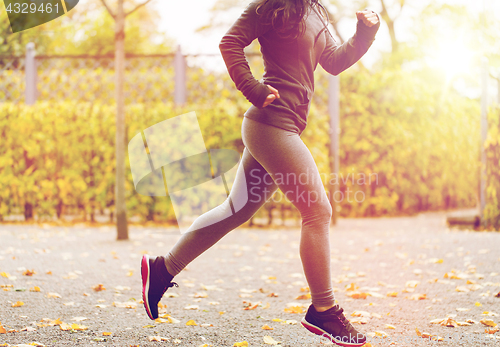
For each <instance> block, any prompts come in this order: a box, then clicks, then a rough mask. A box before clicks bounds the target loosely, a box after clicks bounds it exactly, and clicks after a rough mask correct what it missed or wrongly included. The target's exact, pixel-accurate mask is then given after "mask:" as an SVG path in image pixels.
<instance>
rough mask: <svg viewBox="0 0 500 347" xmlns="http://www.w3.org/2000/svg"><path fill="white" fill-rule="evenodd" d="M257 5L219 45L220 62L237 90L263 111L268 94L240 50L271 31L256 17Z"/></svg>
mask: <svg viewBox="0 0 500 347" xmlns="http://www.w3.org/2000/svg"><path fill="white" fill-rule="evenodd" d="M257 4H258V1H252V2H251V3H250V4H249V5H248V6H247V8H246V9H245V11H243V13H242V14H241V16H240V17H239V18H238V19H237V20H236V22H235V23H234V24H233V25H232V26H231V28H229V30H228V31H227V32H226V34H225V35H224V37H223V38H222V40H221V41H220V43H219V49H220V51H221V54H222V58H223V59H224V62H225V63H226V67H227V71H228V72H229V76H230V77H231V79H232V80H233V82H234V83H235V85H236V88H237V89H238V90H239V91H241V92H242V93H243V95H244V96H245V97H246V98H247V100H248V101H250V102H251V103H252V104H253V105H254V106H255V107H257V108H262V107H263V104H264V101H265V100H266V98H267V96H268V95H269V94H271V90H270V89H269V88H268V87H267V85H265V84H264V83H261V82H259V81H257V80H256V79H255V77H254V76H253V75H252V72H251V70H250V67H249V65H248V62H247V60H246V58H245V54H244V51H243V49H244V48H245V47H246V46H248V45H249V44H250V43H252V41H253V40H255V39H256V38H258V37H259V36H261V35H263V34H265V33H266V32H267V31H268V30H269V29H270V28H271V27H270V25H268V24H265V23H263V22H262V20H261V18H260V17H259V16H258V15H257V14H256V13H255V8H256V7H257Z"/></svg>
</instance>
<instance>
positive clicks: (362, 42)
mask: <svg viewBox="0 0 500 347" xmlns="http://www.w3.org/2000/svg"><path fill="white" fill-rule="evenodd" d="M372 12H373V13H375V14H376V15H377V17H379V22H378V23H377V24H376V25H374V26H372V27H369V26H367V25H366V24H364V23H363V21H362V20H358V23H357V25H356V33H355V34H354V36H352V37H351V38H349V40H347V41H346V42H344V43H343V44H342V45H338V44H337V43H336V42H335V40H334V39H333V37H332V36H331V34H330V33H329V32H328V33H326V31H325V33H326V46H325V49H324V50H323V53H322V54H321V57H320V60H319V63H320V64H321V66H322V67H323V69H325V70H326V71H327V72H328V73H330V74H332V75H335V76H337V75H338V74H340V73H341V72H342V71H344V70H347V69H348V68H349V67H351V66H352V65H354V64H355V63H356V62H357V61H358V60H359V59H361V57H362V56H363V55H364V54H365V53H366V52H367V51H368V48H370V46H371V45H372V43H373V41H375V34H376V33H377V31H378V29H379V27H380V16H379V15H378V14H377V13H376V12H374V11H372Z"/></svg>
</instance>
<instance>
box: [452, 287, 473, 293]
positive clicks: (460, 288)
mask: <svg viewBox="0 0 500 347" xmlns="http://www.w3.org/2000/svg"><path fill="white" fill-rule="evenodd" d="M455 291H457V292H464V293H467V292H469V291H470V289H469V288H467V287H466V286H457V287H456V288H455Z"/></svg>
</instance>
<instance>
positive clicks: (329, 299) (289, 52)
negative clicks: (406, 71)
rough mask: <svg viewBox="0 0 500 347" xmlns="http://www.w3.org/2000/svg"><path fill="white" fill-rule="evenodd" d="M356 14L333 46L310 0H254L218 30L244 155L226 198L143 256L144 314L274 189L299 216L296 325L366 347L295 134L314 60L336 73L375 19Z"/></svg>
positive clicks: (319, 195) (365, 41)
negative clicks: (339, 298) (254, 55)
mask: <svg viewBox="0 0 500 347" xmlns="http://www.w3.org/2000/svg"><path fill="white" fill-rule="evenodd" d="M356 17H357V25H356V32H355V34H354V35H353V36H352V37H351V38H349V40H347V41H346V42H345V43H343V44H342V45H339V44H337V43H336V41H335V39H334V38H333V36H332V35H331V33H330V31H329V30H328V24H329V19H328V12H327V11H326V9H325V8H324V7H323V6H322V5H321V4H320V2H319V1H318V0H254V1H252V2H251V3H250V4H249V5H248V6H247V7H246V9H245V10H244V11H243V13H242V14H241V15H240V17H239V18H238V19H237V20H236V22H235V23H234V24H233V25H232V26H231V27H230V28H229V30H228V31H227V32H226V34H225V35H224V37H223V38H222V40H221V41H220V44H219V48H220V51H221V53H222V57H223V59H224V62H225V63H226V66H227V69H228V72H229V75H230V77H231V79H232V80H233V82H234V83H235V85H236V88H237V89H238V90H239V91H241V93H242V94H243V95H244V96H245V98H246V99H247V100H248V101H249V102H250V103H251V104H252V105H251V106H250V108H249V109H248V110H247V111H246V112H245V114H244V118H243V122H242V140H243V144H244V145H245V148H244V151H243V156H242V159H241V163H240V165H239V167H238V170H237V174H236V179H235V182H234V184H233V187H232V190H231V192H230V194H229V197H228V198H227V200H226V201H225V202H224V203H223V204H221V205H220V206H218V207H216V208H214V209H212V210H210V211H208V212H206V213H204V214H203V215H201V216H200V217H198V218H197V219H196V220H195V221H194V222H193V224H192V225H191V226H190V228H189V229H188V230H187V232H186V233H185V234H183V235H182V237H181V238H180V239H179V240H178V241H177V243H176V244H175V245H174V247H173V248H172V249H171V250H170V252H169V253H168V254H167V255H166V256H158V257H156V258H150V257H149V256H148V255H145V256H144V257H143V259H142V263H141V270H142V283H143V299H144V306H145V308H146V312H147V314H148V316H149V317H150V318H151V319H156V318H157V317H158V303H159V301H160V300H161V298H162V296H163V294H164V293H165V291H166V290H167V289H168V288H170V287H172V286H178V285H177V283H175V282H172V279H173V278H174V276H176V275H177V274H178V273H179V272H181V271H182V269H184V268H185V267H186V265H188V264H189V263H190V262H191V261H192V260H194V259H195V258H196V257H198V256H199V255H200V254H201V253H203V252H204V251H205V250H207V249H208V248H210V247H211V246H213V245H214V244H215V243H216V242H217V241H219V240H220V239H221V238H222V237H223V236H224V235H226V234H227V233H228V232H230V231H231V230H233V229H235V228H237V227H238V226H240V225H242V224H243V223H245V222H246V221H248V220H249V219H250V218H251V217H252V216H253V215H254V214H255V213H256V212H257V211H258V210H259V208H260V207H261V206H262V205H264V203H265V202H266V201H267V200H268V199H269V198H271V197H272V195H273V194H274V193H275V192H276V190H277V189H278V188H279V189H281V191H282V192H283V193H284V194H285V196H286V197H287V199H288V200H290V202H292V203H293V205H294V206H295V207H296V208H297V209H298V210H299V212H300V215H301V217H302V228H301V237H300V258H301V261H302V266H303V269H304V274H305V277H306V279H307V282H308V285H309V288H310V292H311V301H312V303H311V305H310V306H309V309H308V311H307V313H306V315H305V317H304V318H303V319H302V325H303V326H304V327H305V328H307V329H308V330H309V331H311V332H312V333H314V334H318V335H323V336H325V337H327V338H329V339H330V340H331V341H332V342H334V343H336V344H338V345H341V346H362V345H363V344H365V342H366V336H365V335H364V334H362V333H360V332H359V331H357V330H356V329H355V328H354V327H353V326H352V324H351V323H350V322H349V321H348V320H347V318H346V317H345V315H344V313H343V309H342V308H341V307H340V306H339V305H338V304H335V300H334V295H333V288H332V280H331V271H330V245H329V225H330V220H331V215H332V208H331V205H330V203H329V201H328V197H327V195H326V191H325V189H324V187H323V184H322V181H321V177H320V174H319V171H318V168H317V166H316V163H315V162H314V159H313V157H312V155H311V153H310V151H309V150H308V148H307V147H306V145H305V144H304V143H303V142H302V139H301V138H300V135H301V134H302V132H303V131H304V129H305V127H306V124H307V115H308V112H309V105H310V103H311V100H312V96H313V92H314V71H315V69H316V66H317V65H318V63H319V64H320V65H321V66H322V67H323V69H325V70H326V71H327V72H328V73H330V74H332V75H338V74H340V73H341V72H342V71H344V70H346V69H347V68H349V67H350V66H352V65H353V64H355V63H356V62H357V61H358V60H359V59H360V58H361V57H362V56H363V55H364V54H365V53H366V52H367V51H368V48H369V47H370V46H371V45H372V43H373V41H374V40H375V34H376V33H377V31H378V29H379V27H380V21H379V17H378V15H377V14H376V13H375V12H373V11H369V10H364V11H358V12H356ZM255 39H258V40H259V43H260V46H261V52H262V56H263V60H264V68H265V73H264V76H263V79H262V81H257V80H256V79H255V78H254V76H253V75H252V73H251V70H250V67H249V65H248V62H247V60H246V58H245V55H244V52H243V49H244V48H245V47H246V46H248V45H249V44H250V43H251V42H252V41H254V40H255ZM304 177H305V178H304ZM298 178H299V179H298ZM304 181H305V182H304ZM243 197H245V199H246V198H247V197H248V200H247V201H246V203H245V202H244V203H243V204H240V205H243V207H242V208H240V209H239V210H238V211H236V213H232V208H233V203H234V202H236V201H238V202H241V201H242V199H243ZM227 216H229V217H227ZM210 221H213V222H210ZM207 225H208V226H207Z"/></svg>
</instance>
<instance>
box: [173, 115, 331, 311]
mask: <svg viewBox="0 0 500 347" xmlns="http://www.w3.org/2000/svg"><path fill="white" fill-rule="evenodd" d="M242 138H243V143H244V145H245V147H246V148H245V149H244V151H243V157H242V160H241V164H240V166H239V167H238V170H237V174H236V179H235V184H234V185H233V187H232V190H231V193H230V194H229V198H230V199H232V200H233V201H234V200H235V199H236V197H238V196H239V194H240V195H241V189H247V194H248V202H247V203H246V204H245V205H244V207H243V208H241V209H240V210H238V211H237V212H236V213H234V214H232V215H231V213H228V208H230V205H229V204H227V203H225V204H222V205H220V206H218V207H216V208H214V209H212V210H210V211H208V212H206V213H204V214H203V215H201V216H200V217H198V219H196V220H195V221H194V222H193V224H192V225H191V226H190V228H189V229H188V231H187V232H186V233H185V234H183V235H182V237H181V238H180V239H179V240H178V241H177V243H176V244H175V245H174V247H173V248H172V249H171V250H170V252H169V253H168V255H167V256H166V258H165V264H166V266H167V270H168V272H169V273H170V274H171V275H174V276H175V275H177V274H178V273H179V272H180V271H181V270H182V269H183V268H184V267H185V266H186V265H187V264H188V263H190V262H191V261H192V260H193V259H195V258H196V257H197V256H199V255H200V254H201V253H203V252H204V251H205V250H207V249H208V248H210V247H211V246H212V245H214V244H215V243H216V242H217V241H219V240H220V239H221V238H222V237H223V236H224V235H226V234H227V233H228V232H230V231H231V230H233V229H235V228H237V227H238V226H240V225H241V224H243V223H244V222H246V221H248V220H249V219H250V218H251V217H252V216H253V215H254V214H255V213H256V212H257V211H258V210H259V208H260V207H261V206H262V205H264V203H265V202H266V201H267V200H268V199H269V198H271V197H272V195H273V194H274V192H275V191H276V190H277V189H278V187H279V188H280V189H281V191H282V192H283V193H284V194H285V196H286V197H287V199H288V200H290V202H292V203H293V205H294V206H295V207H297V209H298V210H299V212H300V215H301V217H302V231H301V237H300V258H301V260H302V266H303V268H304V273H305V276H306V279H307V282H308V284H309V288H310V290H311V298H312V303H313V305H314V306H315V307H322V306H331V305H333V304H334V295H333V290H332V283H331V276H330V244H329V225H330V219H331V215H332V208H331V206H330V203H329V201H328V198H327V195H326V192H325V189H324V187H323V184H322V182H321V177H320V174H319V172H318V168H317V167H316V163H315V162H314V159H313V157H312V155H311V152H309V149H308V148H307V147H306V145H305V144H304V142H302V139H301V138H300V136H299V134H297V133H293V132H290V131H287V130H284V129H280V128H277V127H274V126H271V125H267V124H264V123H260V122H257V121H254V120H252V119H249V118H246V117H245V118H244V119H243V124H242ZM269 174H270V175H271V177H272V178H273V179H271V177H269ZM240 175H245V176H244V177H245V179H246V185H245V184H237V182H238V181H240V182H241V178H240V180H238V176H240ZM266 176H267V177H266ZM227 215H231V216H230V217H227V218H224V219H222V218H221V217H220V216H227ZM221 219H222V220H221ZM207 220H208V221H210V220H219V221H218V222H216V223H214V224H211V225H210V223H207V222H206V221H207ZM197 222H198V223H197ZM200 223H201V224H200ZM197 224H198V226H197ZM206 225H208V226H206Z"/></svg>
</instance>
